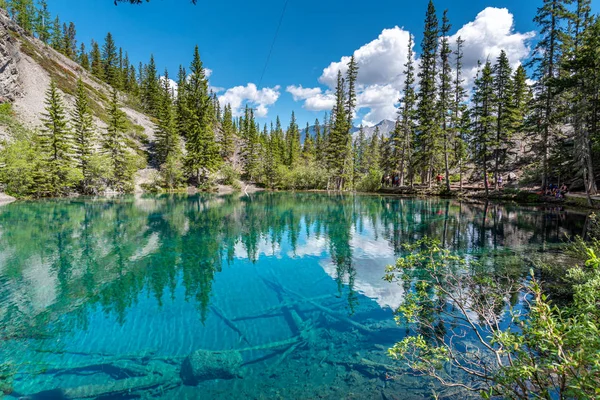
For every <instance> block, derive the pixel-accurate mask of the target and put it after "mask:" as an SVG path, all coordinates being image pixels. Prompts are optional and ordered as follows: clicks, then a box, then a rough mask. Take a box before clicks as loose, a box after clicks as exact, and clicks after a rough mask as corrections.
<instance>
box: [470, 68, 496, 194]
mask: <svg viewBox="0 0 600 400" xmlns="http://www.w3.org/2000/svg"><path fill="white" fill-rule="evenodd" d="M473 103H474V106H473V135H474V138H473V146H474V151H473V152H474V155H475V161H476V162H477V163H479V164H480V165H481V167H482V171H483V180H484V186H485V193H486V195H489V182H488V160H489V156H490V147H492V146H493V143H494V132H495V128H496V114H495V113H496V109H495V106H496V100H495V98H494V77H493V70H492V64H491V63H490V61H489V60H488V61H487V62H486V63H485V66H484V67H483V69H482V70H481V71H479V72H478V75H477V78H476V79H475V87H474V94H473Z"/></svg>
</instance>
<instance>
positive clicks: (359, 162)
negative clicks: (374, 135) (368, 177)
mask: <svg viewBox="0 0 600 400" xmlns="http://www.w3.org/2000/svg"><path fill="white" fill-rule="evenodd" d="M366 157H367V141H366V138H365V127H364V126H363V125H362V124H361V125H360V127H359V128H358V135H356V139H355V140H354V171H355V175H356V176H357V177H358V176H359V175H362V174H365V173H367V172H368V168H367V167H366V162H365V158H366Z"/></svg>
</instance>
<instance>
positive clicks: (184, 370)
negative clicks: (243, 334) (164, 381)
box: [180, 350, 243, 386]
mask: <svg viewBox="0 0 600 400" xmlns="http://www.w3.org/2000/svg"><path fill="white" fill-rule="evenodd" d="M242 362H243V359H242V355H241V353H240V352H238V351H223V352H218V351H209V350H198V351H195V352H194V353H192V354H190V355H189V356H187V357H186V358H185V360H184V361H183V364H182V365H181V373H180V376H181V379H182V380H183V383H184V384H186V385H190V386H196V385H198V383H200V382H201V381H206V380H211V379H234V378H239V377H240V374H239V372H240V368H241V366H242Z"/></svg>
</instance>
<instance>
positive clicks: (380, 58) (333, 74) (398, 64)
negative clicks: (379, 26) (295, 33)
mask: <svg viewBox="0 0 600 400" xmlns="http://www.w3.org/2000/svg"><path fill="white" fill-rule="evenodd" d="M409 35H410V33H409V32H408V31H406V30H404V29H402V28H399V27H397V26H396V27H394V28H392V29H384V30H383V31H382V32H381V34H380V35H379V37H378V38H377V39H375V40H373V41H372V42H370V43H367V44H365V45H364V46H362V47H360V48H359V49H358V50H356V51H355V52H354V58H355V60H356V64H357V65H358V79H357V82H358V84H359V85H374V84H377V85H385V84H390V83H396V82H397V81H401V77H402V71H403V70H404V64H406V61H407V59H408V38H409ZM349 61H350V57H349V56H344V57H342V59H341V60H340V61H337V62H332V63H331V64H329V66H328V67H327V68H325V69H324V70H323V74H322V75H321V77H320V78H319V82H321V83H322V84H324V85H327V86H329V87H330V88H334V87H335V85H336V83H337V73H338V71H341V72H342V74H345V73H346V71H347V70H348V62H349Z"/></svg>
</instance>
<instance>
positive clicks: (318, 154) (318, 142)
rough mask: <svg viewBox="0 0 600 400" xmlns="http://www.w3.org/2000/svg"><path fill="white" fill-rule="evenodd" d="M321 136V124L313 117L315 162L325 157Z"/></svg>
mask: <svg viewBox="0 0 600 400" xmlns="http://www.w3.org/2000/svg"><path fill="white" fill-rule="evenodd" d="M323 144H324V140H323V136H322V135H321V124H320V123H319V119H318V118H317V119H315V158H316V160H317V162H322V160H323V159H324V158H325V156H324V155H325V151H324V149H323Z"/></svg>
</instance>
